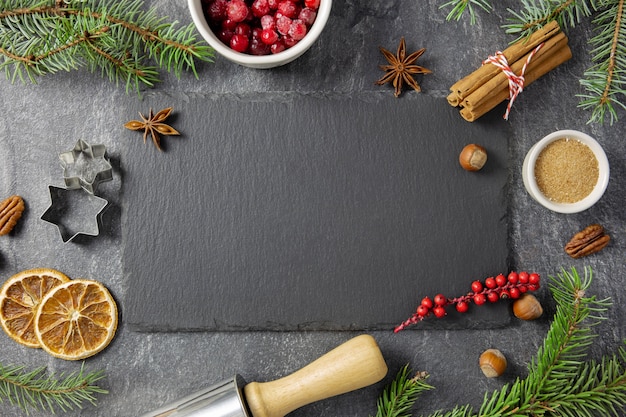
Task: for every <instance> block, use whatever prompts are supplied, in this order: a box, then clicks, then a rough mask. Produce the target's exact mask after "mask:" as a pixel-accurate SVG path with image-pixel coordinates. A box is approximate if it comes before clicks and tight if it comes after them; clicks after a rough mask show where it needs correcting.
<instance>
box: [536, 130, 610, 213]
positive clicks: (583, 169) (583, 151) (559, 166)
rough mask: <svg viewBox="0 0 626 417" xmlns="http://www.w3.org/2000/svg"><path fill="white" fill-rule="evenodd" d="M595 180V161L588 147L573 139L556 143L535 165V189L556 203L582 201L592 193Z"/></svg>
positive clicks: (596, 177)
mask: <svg viewBox="0 0 626 417" xmlns="http://www.w3.org/2000/svg"><path fill="white" fill-rule="evenodd" d="M598 178H599V169H598V160H597V159H596V157H595V155H594V154H593V152H592V151H591V149H590V148H589V146H587V145H585V144H584V143H582V142H580V141H578V140H575V139H570V138H564V139H558V140H555V141H554V142H552V143H550V144H549V145H548V146H546V147H545V148H544V150H543V151H541V153H540V154H539V156H538V157H537V162H536V163H535V179H536V180H537V186H538V187H539V190H540V191H541V192H542V193H543V195H544V196H546V198H548V199H550V200H552V201H554V202H555V203H575V202H577V201H580V200H582V199H583V198H585V197H587V196H588V195H589V194H590V193H591V191H593V188H594V187H595V185H596V183H597V182H598Z"/></svg>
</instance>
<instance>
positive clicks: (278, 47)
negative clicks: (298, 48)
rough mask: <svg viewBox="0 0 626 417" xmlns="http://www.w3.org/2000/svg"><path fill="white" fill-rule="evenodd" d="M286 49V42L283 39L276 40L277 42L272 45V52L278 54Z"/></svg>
mask: <svg viewBox="0 0 626 417" xmlns="http://www.w3.org/2000/svg"><path fill="white" fill-rule="evenodd" d="M285 49H286V47H285V43H284V42H283V41H282V40H280V39H279V40H278V41H276V43H275V44H274V45H272V46H270V52H271V53H273V54H278V53H280V52H282V51H284V50H285Z"/></svg>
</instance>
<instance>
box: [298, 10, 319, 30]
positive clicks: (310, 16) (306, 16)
mask: <svg viewBox="0 0 626 417" xmlns="http://www.w3.org/2000/svg"><path fill="white" fill-rule="evenodd" d="M316 17H317V13H316V12H315V10H313V9H311V8H309V7H305V8H304V9H302V10H300V14H298V19H300V20H302V21H303V22H304V24H305V25H307V26H311V25H312V24H313V22H315V18H316Z"/></svg>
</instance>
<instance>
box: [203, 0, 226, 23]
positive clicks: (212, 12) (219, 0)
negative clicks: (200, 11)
mask: <svg viewBox="0 0 626 417" xmlns="http://www.w3.org/2000/svg"><path fill="white" fill-rule="evenodd" d="M227 5H228V1H227V0H215V1H214V2H212V3H209V5H208V7H207V9H206V11H207V14H208V15H209V18H210V19H212V20H215V21H219V20H223V19H225V18H226V7H227Z"/></svg>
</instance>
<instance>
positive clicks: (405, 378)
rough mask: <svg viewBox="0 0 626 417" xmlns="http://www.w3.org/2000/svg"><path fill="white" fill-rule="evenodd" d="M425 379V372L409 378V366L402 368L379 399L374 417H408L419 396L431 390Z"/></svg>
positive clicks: (426, 375) (426, 376)
mask: <svg viewBox="0 0 626 417" xmlns="http://www.w3.org/2000/svg"><path fill="white" fill-rule="evenodd" d="M427 378H428V374H427V373H425V372H418V373H417V374H415V376H411V371H410V369H409V366H408V365H405V366H404V367H402V369H400V371H399V372H398V374H397V375H396V378H395V379H394V380H393V381H392V382H391V384H389V385H388V386H387V387H386V388H385V390H384V391H383V393H382V394H381V396H380V397H379V399H378V402H377V412H376V417H409V416H410V415H411V409H412V408H413V405H414V404H415V402H416V401H417V398H418V397H419V395H420V394H421V393H422V392H424V391H427V390H430V389H432V388H433V387H432V386H430V385H428V384H427V383H426V382H425V381H426V379H427Z"/></svg>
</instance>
